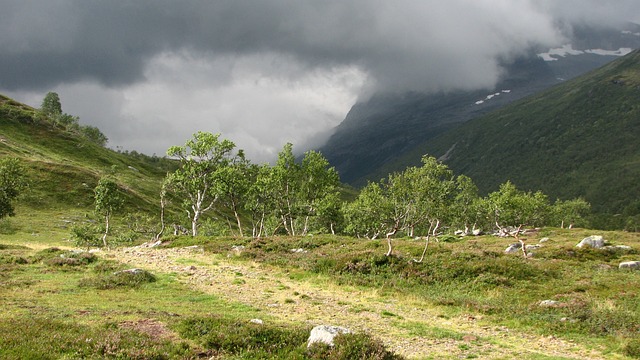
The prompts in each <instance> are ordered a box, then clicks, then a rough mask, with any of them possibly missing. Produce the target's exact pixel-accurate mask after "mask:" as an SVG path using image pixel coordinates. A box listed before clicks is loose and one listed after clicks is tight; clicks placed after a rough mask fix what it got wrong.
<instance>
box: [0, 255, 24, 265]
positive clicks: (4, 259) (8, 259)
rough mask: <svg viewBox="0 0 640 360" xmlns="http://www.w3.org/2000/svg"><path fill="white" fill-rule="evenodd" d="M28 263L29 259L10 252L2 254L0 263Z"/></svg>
mask: <svg viewBox="0 0 640 360" xmlns="http://www.w3.org/2000/svg"><path fill="white" fill-rule="evenodd" d="M26 263H28V261H27V259H25V258H23V257H21V256H15V255H10V254H0V265H9V264H16V265H23V264H26Z"/></svg>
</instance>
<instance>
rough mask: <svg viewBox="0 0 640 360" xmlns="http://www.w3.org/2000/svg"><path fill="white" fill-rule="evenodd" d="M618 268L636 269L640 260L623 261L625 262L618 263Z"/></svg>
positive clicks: (639, 267) (639, 264)
mask: <svg viewBox="0 0 640 360" xmlns="http://www.w3.org/2000/svg"><path fill="white" fill-rule="evenodd" d="M618 269H631V270H638V269H640V261H625V262H621V263H620V265H618Z"/></svg>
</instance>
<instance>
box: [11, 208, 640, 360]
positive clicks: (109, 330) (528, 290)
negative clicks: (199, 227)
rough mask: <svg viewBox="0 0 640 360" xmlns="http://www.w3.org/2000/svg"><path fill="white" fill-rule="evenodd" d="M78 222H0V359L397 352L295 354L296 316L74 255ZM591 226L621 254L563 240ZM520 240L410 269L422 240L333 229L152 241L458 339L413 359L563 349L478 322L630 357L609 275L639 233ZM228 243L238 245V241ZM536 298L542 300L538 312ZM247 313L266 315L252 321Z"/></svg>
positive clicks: (417, 333)
mask: <svg viewBox="0 0 640 360" xmlns="http://www.w3.org/2000/svg"><path fill="white" fill-rule="evenodd" d="M82 219H83V214H82V213H80V212H79V213H77V214H74V213H69V212H67V211H55V210H51V211H47V212H43V213H37V212H30V213H26V214H24V215H23V214H21V215H19V216H17V217H15V218H10V219H9V220H4V221H2V222H1V223H0V302H1V303H2V304H3V306H2V309H1V310H0V334H1V335H2V336H0V357H1V358H3V359H24V358H48V359H61V358H62V359H64V358H66V359H75V358H114V359H150V358H152V359H174V358H175V359H197V358H212V357H213V358H222V359H236V358H238V359H239V358H242V359H268V358H282V359H289V358H300V359H303V358H335V359H339V358H343V359H349V358H363V359H364V358H381V359H382V358H396V357H398V358H399V355H394V354H392V353H391V352H390V351H388V350H387V349H385V347H384V346H383V344H382V343H383V342H384V341H385V340H386V339H380V338H377V337H376V336H375V335H374V334H369V333H359V334H357V335H353V336H346V340H344V344H342V343H338V345H337V346H336V347H335V348H326V347H325V348H321V347H314V348H312V349H311V350H308V349H307V348H306V339H307V337H308V334H309V330H310V329H311V327H312V326H311V325H310V323H309V322H301V321H294V320H292V319H287V318H283V317H281V316H278V315H277V314H275V313H273V314H272V313H271V312H270V311H269V309H264V308H260V307H258V306H253V305H252V304H250V303H246V302H243V301H242V296H236V301H233V300H230V299H229V297H224V296H218V295H216V294H215V293H210V292H206V291H202V290H201V289H198V288H197V287H194V286H189V283H188V282H185V281H182V280H181V276H182V275H181V274H180V272H179V271H175V270H173V271H169V270H167V271H159V270H157V269H155V268H154V269H152V267H151V266H150V265H149V266H147V267H145V264H143V263H142V264H140V267H142V268H143V269H147V270H149V272H145V273H144V274H143V275H140V276H133V275H123V274H126V273H119V272H118V271H121V270H124V269H127V268H129V267H130V266H129V265H125V264H123V263H122V262H120V261H119V259H118V255H117V251H116V252H113V251H102V252H97V253H95V254H94V253H89V252H79V251H75V252H74V251H71V250H72V249H74V246H73V244H72V243H71V242H70V240H69V226H70V224H71V223H72V222H75V221H82ZM592 234H599V235H603V236H604V238H605V239H606V240H607V241H608V244H610V245H627V246H630V247H631V249H605V250H601V249H600V250H596V249H580V248H576V247H575V245H576V244H577V243H578V242H579V241H580V240H581V239H582V238H584V237H586V236H589V235H592ZM525 238H526V240H525V241H526V243H527V244H538V243H539V241H540V240H541V239H543V238H548V241H546V242H543V243H541V244H540V245H541V247H540V248H538V249H532V250H530V252H531V253H533V254H534V255H533V256H532V257H531V258H528V259H525V258H523V256H522V255H521V254H520V253H518V254H505V253H504V249H505V248H506V247H507V246H508V245H509V244H510V243H512V242H513V239H504V238H497V237H493V236H480V237H465V238H457V237H443V238H442V239H441V241H439V242H433V241H432V242H431V244H430V245H429V248H428V251H427V256H426V257H425V259H424V261H423V262H422V263H417V262H415V261H413V259H414V258H418V257H419V255H420V254H421V252H422V248H423V246H424V244H423V242H422V241H419V240H411V239H397V240H394V243H395V253H394V255H393V256H391V257H385V256H384V253H385V251H386V243H385V242H384V241H380V240H364V239H355V238H346V237H336V236H306V237H273V238H264V239H251V238H233V237H218V238H214V237H198V238H192V237H169V238H166V239H165V242H164V244H163V246H161V247H158V248H154V249H149V251H150V253H151V254H156V253H157V254H162V253H163V252H165V251H171V250H172V249H182V248H186V247H189V246H198V247H199V248H200V249H202V254H201V255H199V257H198V258H197V259H196V258H190V257H189V256H186V255H185V256H184V257H183V258H180V259H179V261H178V262H177V264H178V265H179V266H180V267H185V266H188V265H193V264H195V265H196V266H198V267H202V266H204V267H210V268H214V267H216V266H220V264H221V263H222V262H224V263H225V264H230V265H231V266H239V267H243V266H244V267H245V268H252V267H255V266H261V267H266V268H268V269H271V270H270V271H271V272H273V273H274V274H275V273H278V274H280V275H278V276H282V278H281V280H282V281H285V280H286V281H288V282H290V283H293V284H298V283H299V284H302V283H308V284H312V285H313V286H316V287H318V288H327V289H335V291H337V292H339V293H343V294H350V293H352V294H360V293H363V292H365V293H369V294H374V295H372V296H373V297H372V298H368V299H367V300H362V301H360V300H357V301H356V299H354V298H349V297H348V295H347V297H346V298H342V300H339V301H338V302H339V303H340V305H343V306H344V307H345V308H347V309H348V311H347V318H346V319H348V317H349V316H353V317H354V318H355V317H358V316H361V315H362V314H364V313H371V312H376V314H375V315H376V316H377V318H379V319H381V320H380V321H381V322H383V323H384V326H385V327H387V328H389V333H391V334H397V336H398V337H400V338H404V341H406V342H408V343H411V341H417V340H416V339H435V340H440V341H449V342H451V343H453V344H456V345H455V346H456V347H455V351H454V352H452V353H451V354H449V355H447V354H446V353H442V352H435V351H436V349H434V353H433V354H429V353H422V354H420V355H416V354H415V353H414V354H413V355H412V356H411V357H415V358H425V359H428V358H433V359H437V358H460V357H463V358H510V357H511V356H513V354H514V352H515V353H519V354H521V356H520V357H522V358H526V359H551V358H554V359H565V358H573V357H572V356H571V354H572V353H571V350H566V349H565V350H563V351H564V352H561V355H553V354H552V355H550V354H545V352H544V351H540V350H535V351H533V350H527V349H526V348H521V347H520V346H521V345H518V346H516V347H515V348H513V347H511V348H508V349H503V348H506V347H507V345H505V344H504V342H503V340H501V339H500V338H499V336H497V335H495V334H489V335H486V334H484V333H483V332H482V330H481V329H484V328H488V327H491V328H494V327H500V328H501V327H504V328H505V329H509V330H510V331H512V332H513V333H514V334H521V335H518V336H522V337H532V338H542V339H545V338H553V339H560V340H562V341H567V342H570V343H573V344H577V345H576V352H575V354H573V355H581V354H583V353H584V352H585V351H587V352H589V353H590V354H592V356H593V358H607V359H609V358H610V359H628V358H640V341H639V340H638V338H639V337H638V332H639V331H640V302H638V301H637V299H638V289H639V288H640V271H628V270H626V271H625V270H619V269H618V264H619V263H620V262H622V261H631V260H638V259H640V254H639V252H638V250H637V249H638V248H640V235H638V234H637V233H625V232H602V231H597V232H594V231H591V230H583V229H573V230H567V229H556V228H545V229H541V230H539V231H537V232H535V233H531V234H529V235H527V236H526V237H525ZM140 241H144V239H140ZM239 246H243V247H244V248H240V249H241V250H239V251H238V250H237V249H238V247H239ZM234 249H236V250H234ZM292 250H297V251H292ZM152 256H155V255H152ZM158 256H160V255H158ZM241 275H242V274H241V273H240V272H238V273H237V274H236V275H235V276H236V278H235V279H234V281H233V282H232V283H230V285H229V286H230V287H236V288H238V289H240V291H242V289H243V286H245V287H244V289H245V290H246V291H250V290H249V289H248V288H247V287H249V286H255V284H254V283H252V284H246V282H247V281H249V279H246V278H243V277H242V276H241ZM274 276H275V275H274ZM262 283H263V284H264V286H265V288H264V289H261V291H262V292H264V293H269V292H271V291H272V290H273V289H269V286H274V285H273V284H270V283H268V282H267V281H266V280H265V281H264V282H262ZM257 284H258V286H260V285H259V284H261V282H260V281H258V282H257ZM282 289H283V291H284V292H285V294H286V298H283V299H281V300H280V304H278V305H279V306H288V305H292V306H293V305H295V304H301V305H304V304H307V305H308V306H317V305H318V304H319V303H317V302H314V301H313V299H312V298H311V297H310V296H306V295H305V293H303V292H298V291H294V290H293V289H291V288H290V286H287V287H285V286H282ZM544 300H553V301H554V303H552V304H551V305H548V306H542V305H541V302H542V301H544ZM379 303H397V304H399V305H398V306H400V304H406V305H407V306H410V307H412V308H414V309H418V310H420V311H423V312H425V313H430V314H435V317H436V318H438V319H440V321H441V323H438V324H433V323H429V322H428V321H424V319H420V318H414V317H410V316H408V315H405V313H404V312H403V310H395V308H394V309H391V308H387V309H388V310H379V308H378V307H377V305H376V304H379ZM398 309H402V308H401V307H398ZM254 318H260V319H263V320H264V324H262V325H260V324H254V323H252V322H250V320H251V319H254ZM460 318H473V319H474V321H475V322H474V325H473V326H472V327H466V328H460V327H456V326H453V325H446V324H448V321H453V322H454V323H455V320H456V319H460ZM478 334H481V335H478ZM394 336H395V335H394ZM341 341H342V340H341ZM525 343H526V342H525ZM567 351H568V353H567ZM593 354H595V355H593Z"/></svg>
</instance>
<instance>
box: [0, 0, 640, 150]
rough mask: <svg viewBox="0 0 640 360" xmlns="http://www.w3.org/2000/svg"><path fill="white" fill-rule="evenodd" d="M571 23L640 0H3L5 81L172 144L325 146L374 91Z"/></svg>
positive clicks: (442, 83) (491, 68)
mask: <svg viewBox="0 0 640 360" xmlns="http://www.w3.org/2000/svg"><path fill="white" fill-rule="evenodd" d="M566 21H586V22H591V23H596V24H611V23H614V22H621V21H634V22H638V23H640V6H638V4H637V0H628V1H627V0H609V1H607V0H562V1H557V0H530V1H526V0H438V1H436V0H411V1H408V0H394V1H388V0H323V1H315V0H245V1H239V0H228V1H223V0H217V1H216V0H210V1H205V0H199V1H195V0H194V1H190V0H171V1H169V0H135V1H134V0H0V49H2V51H0V93H3V94H5V95H8V96H11V97H13V98H15V99H17V100H19V101H22V102H25V103H27V104H29V105H32V106H34V107H39V106H40V103H41V101H42V98H43V97H44V95H45V94H46V93H47V92H48V91H55V92H57V93H58V94H59V95H60V99H61V101H62V107H63V111H64V112H67V113H70V114H72V115H77V116H79V117H80V122H81V123H82V124H89V125H95V126H98V127H99V128H100V129H101V130H102V131H103V132H104V133H105V134H106V135H107V136H108V137H109V139H110V140H109V146H110V147H112V148H116V147H122V148H123V149H126V150H137V151H141V152H144V153H147V154H153V153H155V154H158V155H164V153H165V151H166V150H167V148H168V147H169V146H171V145H182V144H184V142H185V141H186V140H187V139H188V138H190V137H191V135H192V134H193V133H194V132H196V131H198V130H202V131H209V132H213V133H222V136H223V137H224V138H227V139H230V140H232V141H234V142H235V143H236V144H237V145H238V147H239V148H242V149H245V151H246V152H247V154H248V155H249V157H250V158H252V159H253V160H254V161H256V162H263V161H269V160H272V159H273V158H274V157H275V155H276V154H277V152H278V151H279V150H280V149H281V148H282V146H283V145H284V144H285V143H286V142H292V143H293V144H294V149H297V150H303V149H306V148H308V147H313V146H316V145H319V144H320V143H321V142H322V141H323V140H324V139H325V138H326V135H327V134H328V133H329V131H330V130H331V129H332V128H333V127H335V126H336V125H338V124H339V123H340V121H342V120H343V119H344V116H345V115H346V113H347V112H348V111H349V109H350V108H351V106H352V105H353V104H354V103H355V102H356V101H357V100H358V99H359V98H363V97H366V96H367V95H368V94H371V93H372V92H374V91H406V90H416V91H424V92H432V91H447V90H452V89H478V88H487V87H491V86H492V85H493V84H494V83H495V82H496V81H497V79H498V78H499V76H500V74H501V68H500V67H499V66H498V61H499V60H504V59H507V60H508V59H510V58H513V57H515V56H518V55H521V54H524V53H526V52H527V51H529V50H530V49H531V47H532V46H542V47H553V46H558V45H560V44H562V43H563V41H564V40H565V39H564V38H563V33H562V32H561V31H560V30H559V29H561V28H564V26H562V25H561V24H562V23H563V22H566Z"/></svg>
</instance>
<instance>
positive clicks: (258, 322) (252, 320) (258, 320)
mask: <svg viewBox="0 0 640 360" xmlns="http://www.w3.org/2000/svg"><path fill="white" fill-rule="evenodd" d="M249 322H250V323H252V324H257V325H263V324H264V321H262V320H261V319H251V320H249Z"/></svg>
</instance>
